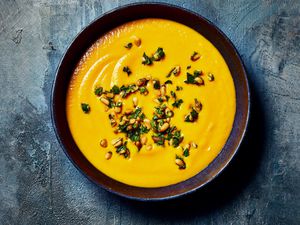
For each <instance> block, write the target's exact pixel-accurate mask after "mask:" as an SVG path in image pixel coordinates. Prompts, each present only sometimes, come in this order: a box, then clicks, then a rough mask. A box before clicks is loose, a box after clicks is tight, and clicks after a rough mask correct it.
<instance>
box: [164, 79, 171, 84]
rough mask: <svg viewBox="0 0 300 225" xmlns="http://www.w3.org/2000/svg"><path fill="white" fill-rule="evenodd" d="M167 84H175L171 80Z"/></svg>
mask: <svg viewBox="0 0 300 225" xmlns="http://www.w3.org/2000/svg"><path fill="white" fill-rule="evenodd" d="M165 84H173V82H172V81H171V80H167V81H165Z"/></svg>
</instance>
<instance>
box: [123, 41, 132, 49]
mask: <svg viewBox="0 0 300 225" xmlns="http://www.w3.org/2000/svg"><path fill="white" fill-rule="evenodd" d="M124 47H125V48H127V49H131V48H132V43H131V42H129V43H128V44H127V45H125V46H124Z"/></svg>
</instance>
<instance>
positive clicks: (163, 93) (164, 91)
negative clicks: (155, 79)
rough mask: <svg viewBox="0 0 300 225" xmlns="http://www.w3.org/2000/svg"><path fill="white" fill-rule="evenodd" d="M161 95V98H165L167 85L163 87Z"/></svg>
mask: <svg viewBox="0 0 300 225" xmlns="http://www.w3.org/2000/svg"><path fill="white" fill-rule="evenodd" d="M160 95H161V96H165V95H166V86H165V85H162V86H161V87H160Z"/></svg>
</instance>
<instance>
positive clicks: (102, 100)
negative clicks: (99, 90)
mask: <svg viewBox="0 0 300 225" xmlns="http://www.w3.org/2000/svg"><path fill="white" fill-rule="evenodd" d="M100 101H101V102H102V103H103V104H105V105H109V101H108V99H107V98H104V97H101V98H100Z"/></svg>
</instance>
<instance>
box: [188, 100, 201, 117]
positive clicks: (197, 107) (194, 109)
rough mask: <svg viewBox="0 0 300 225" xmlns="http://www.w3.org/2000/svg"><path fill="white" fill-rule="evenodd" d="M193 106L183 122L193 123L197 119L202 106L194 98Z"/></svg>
mask: <svg viewBox="0 0 300 225" xmlns="http://www.w3.org/2000/svg"><path fill="white" fill-rule="evenodd" d="M194 101H195V103H194V106H192V110H191V112H190V113H189V114H188V115H186V116H185V118H184V121H185V122H194V121H196V120H197V119H198V115H199V112H200V111H201V110H202V104H201V103H200V102H199V101H198V100H197V99H196V98H195V99H194Z"/></svg>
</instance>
